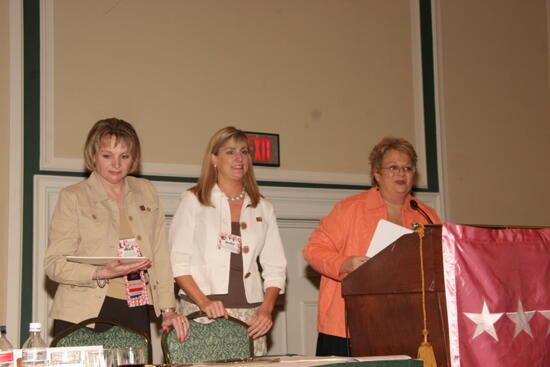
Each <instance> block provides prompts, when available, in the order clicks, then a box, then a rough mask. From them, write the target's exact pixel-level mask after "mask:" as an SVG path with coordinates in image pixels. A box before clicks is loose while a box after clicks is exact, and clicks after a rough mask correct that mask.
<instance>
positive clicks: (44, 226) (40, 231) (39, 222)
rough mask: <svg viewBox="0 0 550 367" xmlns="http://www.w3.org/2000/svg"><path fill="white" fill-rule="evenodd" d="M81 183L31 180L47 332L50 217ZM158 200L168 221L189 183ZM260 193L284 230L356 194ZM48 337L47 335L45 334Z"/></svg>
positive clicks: (41, 318)
mask: <svg viewBox="0 0 550 367" xmlns="http://www.w3.org/2000/svg"><path fill="white" fill-rule="evenodd" d="M80 181H82V178H81V177H68V176H52V175H35V176H34V228H33V232H34V239H33V310H32V317H33V320H34V321H38V322H42V323H43V324H44V325H46V327H45V329H46V330H50V328H51V320H49V318H48V310H49V308H50V306H51V298H50V296H49V295H48V293H47V291H46V289H45V284H46V276H45V274H44V269H43V263H44V255H45V252H46V247H47V241H48V240H47V239H48V228H49V221H50V217H51V214H52V213H53V210H54V208H55V204H56V201H57V196H58V194H59V191H60V190H61V189H62V188H63V187H66V186H68V185H72V184H75V183H77V182H80ZM153 183H154V184H155V187H156V188H157V190H158V193H159V198H160V201H161V203H162V206H163V207H164V209H165V212H166V215H167V216H168V217H169V218H170V217H171V216H173V215H174V213H175V211H176V209H177V207H178V205H179V202H180V196H181V193H182V192H183V191H185V190H187V189H188V188H189V187H190V186H191V185H192V184H191V183H177V182H160V181H153ZM260 189H261V192H262V193H263V195H265V197H266V198H267V199H268V200H269V201H271V203H272V204H273V205H274V207H275V210H276V212H277V216H278V218H279V223H280V224H281V227H282V228H283V227H284V228H311V230H313V229H315V228H316V225H317V223H318V221H319V219H321V218H322V217H324V216H325V215H326V214H328V212H329V211H330V210H331V209H332V207H333V206H334V204H335V203H336V202H338V201H340V200H342V199H343V198H345V197H347V196H349V195H352V194H355V193H357V192H359V191H357V190H333V189H309V188H293V187H265V186H264V187H261V188H260ZM417 196H418V197H419V198H420V199H421V200H422V201H424V202H426V203H427V204H428V205H430V206H433V207H434V208H435V209H436V210H441V207H440V200H439V197H440V195H439V194H437V193H419V194H418V195H417ZM48 337H49V334H48Z"/></svg>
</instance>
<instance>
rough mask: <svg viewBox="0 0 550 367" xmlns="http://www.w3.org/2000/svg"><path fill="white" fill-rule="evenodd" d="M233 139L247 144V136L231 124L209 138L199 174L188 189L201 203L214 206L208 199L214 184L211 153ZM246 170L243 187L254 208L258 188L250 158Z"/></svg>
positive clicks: (258, 192)
mask: <svg viewBox="0 0 550 367" xmlns="http://www.w3.org/2000/svg"><path fill="white" fill-rule="evenodd" d="M231 139H234V140H235V141H236V142H245V144H246V145H247V146H248V137H247V136H246V134H245V133H244V132H243V131H242V130H239V129H237V128H235V127H233V126H227V127H224V128H223V129H221V130H218V131H216V133H214V135H212V137H211V138H210V141H209V142H208V146H207V147H206V151H205V152H204V156H203V159H202V168H201V175H200V177H199V181H198V182H197V184H196V185H195V186H193V187H191V188H190V189H189V191H191V192H192V193H194V194H195V195H196V196H197V199H198V200H199V202H200V203H201V204H202V205H206V206H212V207H213V206H214V205H213V204H212V201H211V200H210V194H211V193H212V188H213V187H214V185H215V184H216V175H217V172H216V168H215V167H214V165H213V164H212V161H211V159H210V158H211V155H212V154H214V155H218V153H219V150H220V148H221V147H222V146H223V145H224V144H225V143H226V142H227V141H229V140H231ZM247 162H248V170H247V171H246V174H245V175H244V177H243V188H244V190H245V191H246V193H247V194H248V196H250V201H251V204H250V205H251V206H252V207H253V208H255V207H256V206H258V203H259V202H260V199H261V198H262V196H261V194H260V189H259V188H258V184H257V183H256V177H255V176H254V169H253V167H252V158H251V159H247Z"/></svg>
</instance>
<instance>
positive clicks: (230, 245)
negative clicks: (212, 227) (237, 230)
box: [218, 233, 242, 254]
mask: <svg viewBox="0 0 550 367" xmlns="http://www.w3.org/2000/svg"><path fill="white" fill-rule="evenodd" d="M218 249H220V250H225V251H230V252H232V253H234V254H240V253H241V251H242V242H241V236H237V235H234V234H228V233H220V234H219V235H218Z"/></svg>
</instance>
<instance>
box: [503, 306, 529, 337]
mask: <svg viewBox="0 0 550 367" xmlns="http://www.w3.org/2000/svg"><path fill="white" fill-rule="evenodd" d="M506 316H508V318H510V320H512V321H513V322H514V323H515V324H516V330H515V331H514V338H515V337H516V336H518V334H519V333H521V332H522V331H525V332H526V333H527V334H529V336H531V337H533V333H531V326H529V320H531V318H532V317H533V316H535V311H523V304H522V303H521V300H518V312H506Z"/></svg>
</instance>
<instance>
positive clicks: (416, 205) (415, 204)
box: [410, 199, 434, 224]
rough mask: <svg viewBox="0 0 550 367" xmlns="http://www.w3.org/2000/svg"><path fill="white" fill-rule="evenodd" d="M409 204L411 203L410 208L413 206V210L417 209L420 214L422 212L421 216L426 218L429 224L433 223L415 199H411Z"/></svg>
mask: <svg viewBox="0 0 550 367" xmlns="http://www.w3.org/2000/svg"><path fill="white" fill-rule="evenodd" d="M410 204H411V208H413V209H414V210H418V211H419V212H420V214H422V216H423V217H424V218H426V220H427V221H428V223H429V224H434V222H433V221H432V219H431V218H430V216H429V215H428V213H426V212H425V211H424V210H423V209H422V208H421V207H419V206H418V203H417V202H416V200H414V199H412V200H411V201H410Z"/></svg>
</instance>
